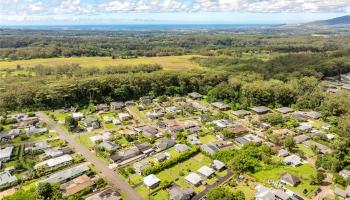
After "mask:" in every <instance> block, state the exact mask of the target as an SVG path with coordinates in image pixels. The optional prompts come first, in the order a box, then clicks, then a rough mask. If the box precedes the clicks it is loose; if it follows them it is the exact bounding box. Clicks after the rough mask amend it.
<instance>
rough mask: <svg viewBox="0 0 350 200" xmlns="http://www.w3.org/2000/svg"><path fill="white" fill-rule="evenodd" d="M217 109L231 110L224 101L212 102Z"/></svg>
mask: <svg viewBox="0 0 350 200" xmlns="http://www.w3.org/2000/svg"><path fill="white" fill-rule="evenodd" d="M211 105H212V106H213V107H214V108H215V109H218V110H222V111H224V110H229V109H230V107H229V106H228V105H226V104H224V103H222V102H214V103H212V104H211Z"/></svg>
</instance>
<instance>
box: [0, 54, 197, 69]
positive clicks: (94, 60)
mask: <svg viewBox="0 0 350 200" xmlns="http://www.w3.org/2000/svg"><path fill="white" fill-rule="evenodd" d="M192 57H195V55H185V56H164V57H140V58H131V59H112V58H111V57H67V58H63V57H60V58H39V59H31V60H16V61H0V69H9V68H10V69H11V68H12V69H14V68H16V66H18V65H20V66H21V67H34V66H37V65H44V66H52V67H55V66H62V65H65V64H79V65H80V66H81V67H106V66H116V65H118V66H119V65H127V66H129V65H130V66H135V65H139V64H159V65H160V66H161V67H162V68H163V69H165V70H183V69H196V68H199V65H198V64H196V63H194V62H192V61H191V58H192Z"/></svg>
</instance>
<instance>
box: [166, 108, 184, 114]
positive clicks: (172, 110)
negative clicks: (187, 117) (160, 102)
mask: <svg viewBox="0 0 350 200" xmlns="http://www.w3.org/2000/svg"><path fill="white" fill-rule="evenodd" d="M165 110H167V111H168V112H170V113H179V112H181V110H178V109H177V108H176V107H175V106H169V107H166V108H165Z"/></svg>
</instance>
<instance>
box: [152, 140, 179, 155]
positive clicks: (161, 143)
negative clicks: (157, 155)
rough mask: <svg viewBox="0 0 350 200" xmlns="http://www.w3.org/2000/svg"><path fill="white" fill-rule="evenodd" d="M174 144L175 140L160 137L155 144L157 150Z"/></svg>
mask: <svg viewBox="0 0 350 200" xmlns="http://www.w3.org/2000/svg"><path fill="white" fill-rule="evenodd" d="M174 145H175V140H174V139H171V138H161V139H160V141H159V143H158V144H157V145H156V146H157V151H158V152H159V151H163V150H165V149H168V148H170V147H172V146H174Z"/></svg>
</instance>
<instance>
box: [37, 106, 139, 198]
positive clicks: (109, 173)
mask: <svg viewBox="0 0 350 200" xmlns="http://www.w3.org/2000/svg"><path fill="white" fill-rule="evenodd" d="M37 116H39V117H40V119H41V120H42V121H43V122H45V123H47V124H48V125H49V126H50V127H51V128H52V129H53V130H55V131H56V132H57V133H58V135H59V137H60V138H61V139H63V140H65V141H67V142H68V144H69V145H70V146H71V147H73V148H74V149H75V150H76V152H79V153H81V154H82V155H83V156H84V157H85V158H86V160H88V161H89V162H90V163H92V164H93V165H94V166H95V167H96V168H97V169H98V170H99V171H100V172H101V173H102V174H103V175H104V176H105V177H106V178H107V179H108V181H109V182H111V183H112V184H113V185H115V186H116V187H117V188H118V189H120V190H121V191H123V192H124V193H125V194H126V195H127V197H128V198H129V199H132V200H141V199H143V198H142V197H141V196H140V195H139V194H137V193H136V192H135V191H134V190H133V189H132V188H131V187H130V186H129V185H128V184H127V183H126V182H124V181H123V180H122V179H120V178H119V177H118V176H117V175H116V174H115V172H114V171H113V170H112V169H110V168H108V166H107V165H106V164H105V163H103V162H102V161H101V160H99V159H98V158H97V157H96V156H95V155H93V154H92V153H91V152H90V151H89V150H88V149H87V148H86V147H84V146H83V145H81V144H80V143H79V142H77V141H76V140H75V139H74V137H73V136H72V135H69V134H67V133H66V132H65V131H64V130H62V129H61V128H60V127H59V126H58V125H57V124H56V123H55V122H54V121H53V120H51V119H50V118H49V117H48V116H47V115H45V114H44V113H43V112H38V113H37Z"/></svg>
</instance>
